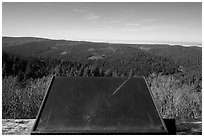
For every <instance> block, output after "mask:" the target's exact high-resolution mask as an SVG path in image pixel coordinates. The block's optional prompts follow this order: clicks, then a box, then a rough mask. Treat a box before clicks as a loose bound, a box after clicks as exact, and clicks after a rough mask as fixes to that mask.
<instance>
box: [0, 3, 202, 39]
mask: <svg viewBox="0 0 204 137" xmlns="http://www.w3.org/2000/svg"><path fill="white" fill-rule="evenodd" d="M2 8H3V13H2V18H3V19H2V22H3V26H2V27H3V28H2V29H3V36H38V37H47V38H57V39H72V40H91V41H110V42H112V41H114V42H158V43H159V42H167V43H183V42H193V43H194V42H196V43H201V41H202V3H198V2H197V3H136V2H135V3H122V2H121V3H11V2H9V3H5V2H4V3H3V7H2Z"/></svg>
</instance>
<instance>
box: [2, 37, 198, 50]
mask: <svg viewBox="0 0 204 137" xmlns="http://www.w3.org/2000/svg"><path fill="white" fill-rule="evenodd" d="M2 37H15V38H29V37H30V38H42V39H49V40H66V41H84V42H95V43H110V44H149V45H153V44H157V45H169V46H175V45H180V46H188V47H191V46H197V47H202V42H179V41H175V42H170V41H166V42H165V41H145V40H143V41H142V40H140V41H139V40H120V41H119V40H88V39H87V40H82V39H81V40H80V39H77V40H76V39H68V38H53V37H45V36H8V35H4V36H3V35H2Z"/></svg>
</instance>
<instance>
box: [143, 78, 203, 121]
mask: <svg viewBox="0 0 204 137" xmlns="http://www.w3.org/2000/svg"><path fill="white" fill-rule="evenodd" d="M147 81H148V83H149V85H150V89H151V91H152V93H153V97H154V100H155V103H156V105H157V108H158V109H159V111H160V113H161V115H162V117H164V118H185V119H190V118H199V117H201V115H202V93H201V92H197V91H196V90H195V87H194V85H181V84H180V81H179V80H177V79H175V78H174V77H173V76H162V75H155V74H153V75H150V76H149V77H148V78H147Z"/></svg>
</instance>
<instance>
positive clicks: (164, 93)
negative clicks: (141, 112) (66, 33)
mask: <svg viewBox="0 0 204 137" xmlns="http://www.w3.org/2000/svg"><path fill="white" fill-rule="evenodd" d="M50 79H51V77H44V78H41V79H36V80H31V79H30V80H27V82H21V83H19V82H17V78H16V77H7V78H4V79H3V81H2V87H3V88H2V116H3V118H7V119H8V118H35V117H36V115H37V112H38V109H39V107H40V104H41V102H42V100H43V97H44V93H45V91H46V89H47V86H48V83H49V81H50ZM147 81H148V83H149V85H150V89H151V91H152V93H153V96H154V98H155V102H156V105H157V107H158V109H159V111H160V113H161V115H162V116H163V117H164V118H184V119H190V118H201V114H202V93H201V92H197V91H195V90H194V85H180V84H179V81H178V80H176V79H175V78H174V77H173V76H161V75H159V76H157V75H151V76H149V77H148V78H147Z"/></svg>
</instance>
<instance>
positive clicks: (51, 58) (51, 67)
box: [2, 37, 202, 118]
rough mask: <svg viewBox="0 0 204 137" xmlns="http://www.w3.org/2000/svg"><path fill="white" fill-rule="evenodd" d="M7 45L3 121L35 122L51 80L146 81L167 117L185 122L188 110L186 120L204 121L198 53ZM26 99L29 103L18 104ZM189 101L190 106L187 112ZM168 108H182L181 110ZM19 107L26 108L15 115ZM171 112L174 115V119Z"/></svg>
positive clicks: (24, 41)
mask: <svg viewBox="0 0 204 137" xmlns="http://www.w3.org/2000/svg"><path fill="white" fill-rule="evenodd" d="M2 40H3V42H2V45H3V46H2V50H3V52H2V76H3V89H2V90H3V96H2V97H3V107H2V109H3V117H7V118H14V117H15V118H21V117H26V118H30V117H35V116H36V114H37V109H38V108H39V106H40V102H41V101H42V98H43V95H44V92H45V89H46V88H47V84H48V81H49V80H50V77H51V76H52V75H63V76H86V77H87V76H99V77H120V76H126V77H127V76H130V75H131V76H136V75H140V76H145V77H146V78H147V80H148V83H149V85H150V87H151V89H152V90H153V91H152V92H153V94H154V97H155V99H157V104H158V106H159V108H161V113H162V115H166V116H167V117H179V118H182V117H184V110H185V117H191V118H197V117H199V116H201V95H202V93H201V91H202V84H201V83H202V50H201V48H199V47H183V46H169V45H159V44H157V45H151V44H112V43H94V42H86V41H66V40H49V39H41V38H12V37H6V38H4V37H3V39H2ZM159 81H160V82H159ZM178 95H179V96H178ZM22 98H23V100H24V101H19V102H18V103H17V102H15V100H21V99H22ZM10 100H13V103H9V102H8V101H10ZM176 100H177V101H180V103H179V102H177V101H176ZM186 100H187V102H188V101H189V103H188V104H186V105H185V106H184V105H183V103H186ZM11 102H12V101H11ZM14 102H15V103H14ZM25 102H26V103H25ZM34 102H35V104H36V105H33V103H34ZM161 102H163V103H161ZM181 102H183V103H181ZM21 103H22V104H21ZM169 104H171V105H179V106H178V108H179V109H177V107H175V106H174V107H172V106H169ZM20 106H24V107H23V108H21V110H20V111H19V113H18V114H14V112H18V111H15V110H18V109H20V108H19V107H20ZM10 107H12V109H13V111H11V110H12V109H11V110H10ZM192 108H195V109H192ZM169 109H173V110H172V111H173V112H172V114H170V113H169ZM182 115H183V116H182Z"/></svg>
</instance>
